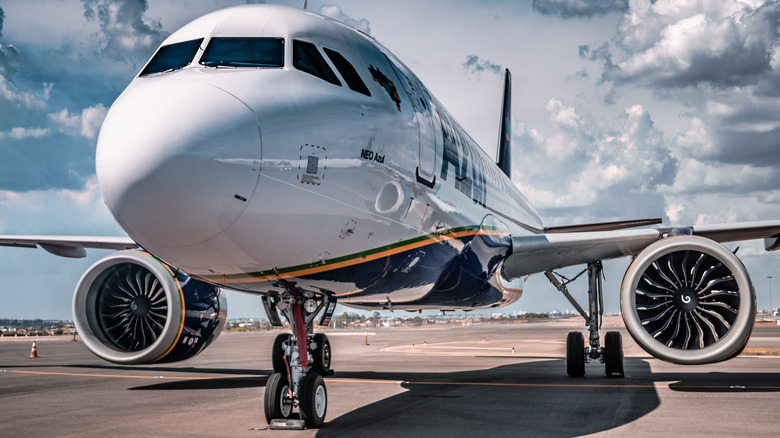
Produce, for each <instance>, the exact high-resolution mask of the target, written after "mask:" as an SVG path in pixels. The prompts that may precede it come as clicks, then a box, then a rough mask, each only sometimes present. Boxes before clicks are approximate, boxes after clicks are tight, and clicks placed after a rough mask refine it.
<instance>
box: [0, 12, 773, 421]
mask: <svg viewBox="0 0 780 438" xmlns="http://www.w3.org/2000/svg"><path fill="white" fill-rule="evenodd" d="M510 108H511V74H510V72H509V70H506V72H505V82H504V92H503V102H502V113H501V120H500V135H499V142H498V154H497V156H498V159H497V162H496V161H494V160H493V159H491V158H490V157H489V156H488V155H487V154H486V153H485V152H484V151H483V150H482V148H480V147H479V146H478V145H477V144H476V142H475V141H474V140H473V139H472V138H471V137H469V135H468V134H467V133H466V132H465V131H464V129H463V128H461V126H460V125H458V123H457V122H456V121H455V119H454V118H453V117H452V116H451V115H450V114H449V113H448V112H447V110H446V109H445V108H444V107H443V105H442V104H441V103H440V102H439V101H438V100H436V98H434V97H433V96H432V95H431V93H430V92H429V91H428V89H426V88H425V86H424V85H423V84H422V83H421V82H420V80H419V79H418V78H417V77H416V76H415V75H414V74H413V73H412V71H411V70H410V69H409V68H408V67H406V66H405V65H404V64H403V63H402V62H401V61H400V60H399V59H398V58H397V57H396V56H394V55H393V54H392V53H391V52H390V51H389V50H387V49H386V48H384V47H383V46H382V45H381V44H380V43H378V42H377V41H376V40H374V39H373V38H372V37H371V36H369V35H367V34H364V33H362V32H360V31H358V30H355V29H353V28H351V27H349V26H347V25H345V24H343V23H340V22H338V21H336V20H333V19H331V18H328V17H325V16H322V15H318V14H316V13H313V12H310V11H306V10H301V9H295V8H288V7H283V6H277V5H243V6H236V7H232V8H227V9H223V10H219V11H216V12H212V13H210V14H207V15H205V16H202V17H200V18H197V19H196V20H194V21H192V22H191V23H189V24H187V25H185V26H184V27H182V28H181V29H179V30H178V31H176V32H174V33H173V34H171V35H170V36H169V37H168V38H167V39H166V40H165V41H164V42H163V43H162V45H161V46H160V47H159V48H158V50H157V51H156V52H155V54H154V55H153V56H152V57H151V59H150V60H149V61H148V63H147V64H146V65H145V66H144V67H143V69H142V70H141V71H140V73H139V74H138V75H137V76H136V77H135V78H134V79H133V80H132V82H131V83H130V84H129V85H128V87H127V88H126V89H125V90H124V92H123V93H122V94H121V95H120V96H119V97H118V98H117V100H116V101H115V102H114V104H113V105H112V106H111V108H110V110H109V111H108V115H107V116H106V118H105V121H104V123H103V126H102V129H101V131H100V135H99V138H98V142H97V153H96V170H97V177H98V181H99V184H100V189H101V194H102V196H103V200H104V202H105V204H106V206H107V207H108V209H109V210H110V211H111V213H112V214H113V216H114V217H115V219H116V221H117V222H118V223H119V224H120V225H121V227H122V228H123V229H124V230H125V231H126V233H127V235H128V236H129V237H103V236H0V245H4V246H17V247H27V248H35V247H41V248H43V249H45V250H47V251H49V252H51V253H53V254H55V255H58V256H63V257H84V256H85V255H86V249H92V248H101V249H113V250H117V252H115V253H112V254H110V255H108V256H106V257H105V258H103V259H101V260H99V261H97V262H96V263H95V264H94V265H92V266H91V267H90V268H89V269H88V270H87V271H86V272H85V273H84V275H83V277H82V278H81V280H80V281H79V284H78V285H77V287H76V290H75V293H74V298H73V315H74V321H75V325H76V327H77V329H78V332H79V333H80V334H81V336H82V339H83V341H84V343H85V345H86V346H87V347H88V348H89V349H90V350H91V351H92V352H93V353H94V354H96V355H97V356H99V357H101V358H103V359H105V360H107V361H110V362H114V363H118V364H150V363H164V362H175V361H180V360H184V359H188V358H190V357H193V356H195V355H196V354H198V353H199V352H201V351H203V349H205V348H206V347H207V346H208V345H209V344H210V343H211V342H213V341H214V339H216V338H217V336H218V335H219V334H220V332H221V331H222V329H223V327H224V324H225V320H226V314H227V304H226V302H225V298H224V296H223V295H222V294H221V289H222V288H229V289H233V290H238V291H241V292H246V293H249V294H256V295H258V296H259V297H260V298H261V299H262V302H263V305H264V307H265V310H266V312H267V315H268V318H269V320H270V321H271V322H272V323H273V324H274V325H275V326H282V317H283V318H284V319H286V320H287V322H288V323H289V325H290V327H291V333H284V334H281V335H279V336H278V337H277V338H276V339H275V341H274V346H273V349H272V352H271V353H272V354H271V359H272V363H273V368H274V373H273V374H272V375H271V376H270V377H269V378H268V382H267V384H266V389H265V398H264V412H265V417H266V420H267V421H268V422H269V423H272V424H273V422H274V421H277V420H281V421H285V420H289V419H290V418H291V417H293V416H294V411H295V410H297V411H298V414H299V417H300V420H301V422H302V423H303V426H305V427H308V428H317V427H320V426H321V425H322V424H323V423H324V421H325V416H326V412H327V401H328V397H327V389H326V386H325V382H324V380H323V377H324V376H327V375H330V374H332V373H333V370H332V368H331V363H332V352H331V348H330V342H329V341H328V338H327V336H325V335H324V334H322V333H314V330H313V329H314V326H315V323H316V324H317V325H321V326H327V324H328V322H329V320H330V318H331V316H332V314H333V311H334V309H335V307H336V303H339V304H343V305H345V306H350V307H354V308H358V309H369V310H408V311H420V310H423V309H437V310H473V309H483V308H492V307H498V306H505V305H508V304H511V303H513V302H515V301H517V300H518V299H519V298H520V296H521V294H522V293H523V289H524V288H523V285H524V280H525V279H527V278H528V277H529V276H531V275H534V274H543V275H545V276H546V277H547V278H548V279H549V280H550V281H551V282H552V284H553V285H555V287H556V288H558V289H559V290H560V291H561V292H562V293H563V294H564V295H565V296H566V297H567V298H568V299H569V300H570V301H571V302H572V304H573V305H574V306H575V308H576V309H577V310H578V312H579V313H580V314H581V315H582V316H583V317H584V318H585V323H586V328H587V330H588V343H587V344H586V343H585V337H584V336H583V334H582V333H581V332H579V331H573V332H570V333H569V335H568V336H567V340H566V368H567V373H568V374H569V375H570V376H572V377H581V376H583V375H584V374H585V364H586V362H589V361H596V360H598V361H601V362H603V363H604V365H605V373H606V375H607V376H613V377H622V376H623V375H624V372H623V352H622V339H621V336H620V333H619V332H608V333H606V334H605V335H604V342H603V344H602V342H601V337H600V333H599V331H600V328H601V327H600V326H601V324H600V322H601V315H602V311H603V293H602V280H601V277H602V261H603V260H608V259H613V258H619V257H632V259H633V261H632V263H631V265H630V266H629V267H628V269H627V271H626V273H625V276H624V278H623V281H622V285H621V296H620V305H621V313H622V317H623V320H624V322H625V325H626V328H627V330H628V332H629V333H630V335H631V336H632V337H633V339H634V340H635V341H636V342H637V343H638V344H639V345H640V346H641V347H642V348H643V349H644V350H645V351H647V352H648V353H649V354H651V355H652V356H654V357H657V358H660V359H663V360H666V361H670V362H673V363H678V364H704V363H712V362H718V361H723V360H727V359H730V358H733V357H735V356H737V355H738V354H739V353H740V352H741V351H742V350H743V349H744V347H745V344H746V342H747V340H748V338H749V336H750V333H751V330H752V327H753V322H754V320H755V315H756V297H755V292H754V289H753V285H752V283H751V280H750V276H749V274H748V272H747V271H746V269H745V267H744V266H743V264H742V263H741V262H740V260H739V258H737V256H736V255H735V253H733V252H732V251H730V250H728V249H727V248H725V247H724V246H722V245H721V243H722V242H731V241H739V240H747V239H765V247H766V249H767V250H768V251H772V250H777V249H778V248H780V221H777V220H772V221H761V222H745V223H732V224H722V225H696V226H687V227H663V226H659V224H660V223H661V220H660V219H640V220H626V221H619V222H607V223H596V224H580V225H571V226H557V227H546V226H544V224H543V223H542V220H541V218H540V217H539V215H538V214H537V212H536V211H535V210H534V208H533V207H532V206H531V204H530V203H529V202H528V200H527V199H526V198H525V197H524V196H523V195H522V194H521V193H520V191H519V190H518V189H517V188H516V187H515V185H514V184H513V183H512V181H511V177H512V175H513V173H512V166H511V162H512V159H511V129H510V118H511V117H510ZM575 265H585V266H586V269H585V271H587V274H588V281H589V287H588V304H587V310H586V309H585V308H583V306H581V305H580V304H579V303H578V302H577V301H576V300H575V299H574V298H573V297H572V296H571V294H570V293H569V292H568V288H567V284H568V283H569V279H565V278H562V277H560V276H557V275H556V273H555V270H557V269H560V268H564V267H569V266H575ZM585 271H583V272H585Z"/></svg>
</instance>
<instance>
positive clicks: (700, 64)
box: [605, 0, 780, 87]
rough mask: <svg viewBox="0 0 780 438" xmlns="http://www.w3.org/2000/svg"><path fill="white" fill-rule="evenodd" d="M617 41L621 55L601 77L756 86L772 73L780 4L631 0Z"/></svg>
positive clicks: (651, 82)
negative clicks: (632, 0)
mask: <svg viewBox="0 0 780 438" xmlns="http://www.w3.org/2000/svg"><path fill="white" fill-rule="evenodd" d="M633 6H636V7H632V8H631V10H630V11H629V12H628V13H627V14H626V15H625V16H624V17H623V20H622V22H621V24H620V26H619V28H618V35H617V36H616V38H615V40H616V41H617V46H618V47H619V48H620V49H621V50H622V51H623V52H624V54H625V57H624V58H623V59H622V60H620V61H619V62H618V63H616V65H615V67H616V68H607V69H606V70H605V78H606V79H609V80H612V81H615V82H620V83H629V82H630V83H637V82H639V83H643V84H646V85H651V86H660V87H687V86H695V85H697V84H701V83H707V84H711V85H714V86H734V85H746V84H756V83H757V82H758V81H759V79H760V78H761V77H762V76H763V75H766V74H768V73H770V72H772V59H773V55H774V53H775V50H776V45H777V42H778V33H779V32H780V31H779V30H778V24H780V22H779V21H778V20H779V19H780V3H777V2H767V3H764V4H762V5H760V6H756V7H751V6H750V5H748V4H747V3H743V2H738V1H736V0H729V1H719V2H705V3H704V4H702V3H701V2H699V1H695V0H687V1H685V0H683V1H671V0H658V1H656V2H652V3H650V4H643V3H642V2H638V1H637V2H635V4H634V5H633Z"/></svg>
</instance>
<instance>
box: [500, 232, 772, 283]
mask: <svg viewBox="0 0 780 438" xmlns="http://www.w3.org/2000/svg"><path fill="white" fill-rule="evenodd" d="M575 229H576V228H575ZM680 229H682V230H688V232H684V233H683V234H693V235H697V236H702V237H706V238H708V239H712V240H715V241H717V242H733V241H739V240H751V239H765V241H764V245H765V248H766V250H767V251H773V250H777V249H780V221H762V222H741V223H733V224H720V225H696V226H692V227H681V228H677V230H680ZM673 230H675V229H673V228H645V229H633V230H613V231H594V232H571V233H568V232H560V231H558V232H555V233H547V234H537V235H533V236H513V237H512V254H511V255H510V256H509V257H508V258H507V259H506V260H505V261H504V267H503V270H504V276H505V277H507V278H518V277H522V276H525V275H531V274H536V273H540V272H545V271H549V270H551V269H559V268H563V267H566V266H574V265H581V264H586V263H590V262H595V261H597V260H606V259H612V258H617V257H624V256H633V255H637V254H639V253H640V252H641V251H642V250H643V249H644V248H645V247H647V246H648V245H649V244H651V243H653V242H655V241H656V240H659V239H661V238H663V237H666V236H667V235H669V233H670V232H672V231H673Z"/></svg>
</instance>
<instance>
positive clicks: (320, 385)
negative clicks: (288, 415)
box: [298, 370, 328, 429]
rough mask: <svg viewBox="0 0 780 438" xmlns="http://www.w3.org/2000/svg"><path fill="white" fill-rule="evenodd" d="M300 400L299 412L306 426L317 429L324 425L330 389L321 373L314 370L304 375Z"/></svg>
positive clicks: (299, 395)
mask: <svg viewBox="0 0 780 438" xmlns="http://www.w3.org/2000/svg"><path fill="white" fill-rule="evenodd" d="M298 401H299V406H298V412H299V413H300V415H301V420H303V421H304V422H305V423H306V427H307V428H309V429H316V428H318V427H320V426H322V424H323V423H324V422H325V414H326V413H327V411H328V391H327V390H326V389H325V380H323V379H322V375H320V373H318V372H317V371H314V370H312V371H310V372H309V374H307V375H306V376H304V378H303V381H302V382H301V390H300V394H298Z"/></svg>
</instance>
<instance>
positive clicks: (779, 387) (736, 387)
mask: <svg viewBox="0 0 780 438" xmlns="http://www.w3.org/2000/svg"><path fill="white" fill-rule="evenodd" d="M0 372H2V373H18V374H43V375H53V376H75V377H113V378H120V379H172V380H214V379H218V378H219V377H187V376H181V377H165V376H127V375H118V374H95V373H62V372H53V371H24V370H7V369H4V370H0ZM251 377H258V376H251ZM325 382H327V383H368V384H384V385H388V384H390V385H404V384H406V385H441V386H503V387H522V388H654V389H659V388H661V389H663V388H668V389H710V390H711V389H719V390H723V389H731V390H745V391H749V390H755V389H766V390H780V385H757V386H752V385H675V383H674V382H671V383H669V382H656V383H652V384H638V385H637V384H631V385H620V384H614V385H609V384H598V383H596V384H593V383H591V384H575V383H506V382H428V381H418V382H416V381H410V380H378V379H354V378H345V379H338V378H333V379H325ZM672 385H675V386H674V388H672Z"/></svg>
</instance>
